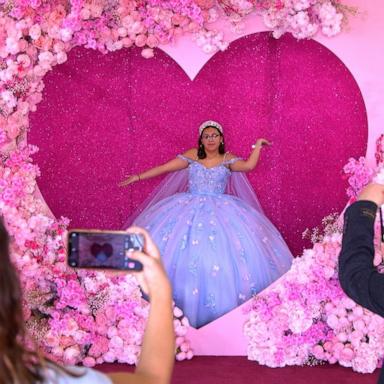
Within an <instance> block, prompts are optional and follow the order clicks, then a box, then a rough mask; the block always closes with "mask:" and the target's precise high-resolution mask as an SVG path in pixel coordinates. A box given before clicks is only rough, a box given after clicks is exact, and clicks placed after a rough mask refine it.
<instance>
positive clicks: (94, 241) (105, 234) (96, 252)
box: [67, 230, 144, 271]
mask: <svg viewBox="0 0 384 384" xmlns="http://www.w3.org/2000/svg"><path fill="white" fill-rule="evenodd" d="M143 245H144V238H143V236H142V235H140V234H136V233H127V232H124V231H92V230H89V231H86V230H71V231H70V232H69V233H68V248H67V249H68V265H70V266H71V267H74V268H107V269H120V270H135V271H140V270H142V268H143V266H142V264H141V263H140V262H138V261H136V260H132V259H130V258H129V257H128V256H127V251H128V250H129V249H134V250H142V249H143Z"/></svg>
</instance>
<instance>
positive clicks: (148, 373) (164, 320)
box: [109, 227, 175, 384]
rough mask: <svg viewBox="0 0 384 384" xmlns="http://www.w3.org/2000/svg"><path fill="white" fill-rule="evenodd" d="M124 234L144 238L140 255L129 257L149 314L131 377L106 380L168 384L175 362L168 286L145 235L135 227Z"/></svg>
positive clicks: (118, 375) (115, 376) (155, 251)
mask: <svg viewBox="0 0 384 384" xmlns="http://www.w3.org/2000/svg"><path fill="white" fill-rule="evenodd" d="M128 231H129V232H134V233H142V234H143V235H144V238H145V247H144V252H137V251H136V252H133V253H132V254H131V255H130V257H131V258H133V259H135V260H138V261H140V262H141V263H142V264H143V270H142V272H140V273H138V274H137V278H138V280H139V283H140V285H141V287H142V289H143V291H144V292H145V293H147V294H148V295H149V298H150V310H149V317H148V322H147V327H146V329H145V333H144V339H143V345H142V348H141V353H140V358H139V362H138V364H137V367H136V371H135V373H134V374H129V373H115V374H109V377H110V378H111V379H112V381H113V383H114V384H133V383H135V384H168V383H170V381H171V375H172V369H173V365H174V361H175V334H174V329H173V305H172V289H171V285H170V282H169V280H168V278H167V275H166V272H165V270H164V267H163V265H162V263H161V260H160V254H159V251H158V249H157V247H156V245H155V244H154V243H153V241H152V239H151V238H150V236H149V235H148V233H147V232H146V231H144V230H143V229H141V228H137V227H132V228H129V230H128Z"/></svg>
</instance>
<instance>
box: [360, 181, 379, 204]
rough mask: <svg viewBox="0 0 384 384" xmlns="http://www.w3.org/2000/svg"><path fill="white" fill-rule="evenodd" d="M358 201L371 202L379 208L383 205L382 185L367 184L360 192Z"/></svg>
mask: <svg viewBox="0 0 384 384" xmlns="http://www.w3.org/2000/svg"><path fill="white" fill-rule="evenodd" d="M358 199H359V200H369V201H373V202H374V203H376V204H377V205H378V206H379V207H380V206H381V205H383V204H384V185H382V184H376V183H371V184H368V185H367V186H366V187H365V188H364V189H363V190H362V191H361V193H360V195H359V198H358Z"/></svg>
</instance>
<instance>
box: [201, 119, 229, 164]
mask: <svg viewBox="0 0 384 384" xmlns="http://www.w3.org/2000/svg"><path fill="white" fill-rule="evenodd" d="M207 128H215V129H216V131H217V132H218V133H219V135H220V145H219V153H220V155H224V153H225V143H224V135H223V134H222V133H221V132H220V131H219V130H218V129H217V128H216V127H210V126H208V127H205V128H204V129H203V131H202V132H201V135H200V136H199V141H198V147H197V157H198V158H199V159H205V158H206V157H207V154H206V152H205V148H204V145H203V141H202V139H201V138H202V136H203V134H204V131H205V130H206V129H207Z"/></svg>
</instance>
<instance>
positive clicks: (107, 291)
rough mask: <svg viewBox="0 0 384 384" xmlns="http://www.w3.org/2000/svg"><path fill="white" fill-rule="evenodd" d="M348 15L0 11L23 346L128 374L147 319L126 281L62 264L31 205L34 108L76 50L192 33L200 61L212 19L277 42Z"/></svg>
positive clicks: (39, 204) (57, 240) (97, 4)
mask: <svg viewBox="0 0 384 384" xmlns="http://www.w3.org/2000/svg"><path fill="white" fill-rule="evenodd" d="M352 11H353V10H351V9H349V8H348V7H346V6H344V5H343V4H342V3H341V1H339V0H285V1H282V0H276V1H272V0H261V1H256V0H254V1H244V0H222V1H213V0H195V1H192V0H182V1H181V0H180V1H177V0H167V1H160V0H147V1H141V0H137V1H131V0H87V1H84V0H51V1H50V0H47V1H41V0H0V153H1V166H0V209H1V214H2V216H3V217H4V220H5V223H6V225H7V228H8V230H9V232H10V234H11V236H12V239H13V243H12V255H13V260H14V262H15V264H16V266H17V268H18V269H19V271H20V274H21V281H22V285H23V290H24V292H25V298H24V303H23V307H24V314H25V319H26V323H27V327H28V330H29V331H30V334H31V335H32V336H34V338H35V339H36V340H37V342H38V344H39V345H40V346H41V348H42V349H43V350H44V351H45V352H46V353H47V354H48V355H49V356H50V357H51V358H53V359H55V360H57V361H61V362H64V363H69V364H75V363H78V362H82V363H83V364H85V365H88V366H92V365H95V364H100V363H103V362H112V361H119V362H128V363H135V362H136V361H137V358H138V354H139V350H140V345H141V340H142V335H143V330H144V327H145V322H146V319H147V315H148V303H147V302H146V301H144V300H143V299H142V298H141V294H140V291H139V289H138V286H137V283H136V281H135V279H134V278H132V277H130V276H126V277H124V278H123V277H119V278H116V277H112V276H109V275H107V274H104V273H101V272H78V273H74V272H73V271H72V270H70V269H68V268H67V267H66V265H65V263H64V254H65V245H64V240H63V239H64V235H65V232H66V227H67V225H68V220H67V219H64V218H61V219H58V220H56V219H55V218H53V217H52V216H51V215H50V213H49V211H48V209H47V207H46V206H45V203H44V202H43V200H42V199H41V196H39V193H38V190H37V186H36V178H37V177H38V176H39V169H38V167H37V165H36V164H33V162H32V159H31V156H32V155H33V154H34V153H35V152H36V151H37V148H36V147H33V146H30V145H28V144H27V143H26V132H27V130H28V127H29V120H28V115H29V112H31V111H32V112H33V111H35V110H36V106H37V104H38V103H39V102H40V101H41V99H42V90H43V87H44V84H43V77H44V75H45V74H46V73H47V72H48V71H50V70H51V69H52V68H53V67H54V66H55V65H57V64H62V63H64V62H65V61H66V60H67V53H68V52H69V51H70V50H71V49H72V48H73V47H75V46H83V47H85V48H91V49H95V50H98V51H100V52H103V53H107V52H110V51H116V50H119V49H122V48H128V47H131V46H137V47H141V48H143V49H142V55H143V56H144V57H146V58H150V57H152V56H153V55H154V51H153V49H154V48H155V47H157V46H158V45H160V44H163V45H164V44H169V43H172V42H173V41H174V40H175V39H176V38H177V36H179V35H182V34H186V33H192V34H193V36H194V38H195V40H196V43H197V44H198V45H199V46H201V48H202V49H203V51H205V52H207V53H212V52H215V51H216V50H218V49H219V50H223V49H225V48H226V47H227V45H228V43H227V42H226V41H225V39H224V34H223V33H222V32H221V31H216V30H215V29H213V28H212V23H213V22H215V21H217V20H218V19H220V18H225V19H227V20H229V21H230V22H231V23H232V25H233V27H234V28H235V29H236V30H238V31H241V28H242V26H243V23H244V18H245V16H246V15H248V14H250V13H252V12H257V13H258V14H259V15H260V16H261V17H262V18H263V20H264V23H265V25H266V27H267V28H268V29H270V30H272V31H273V34H274V36H275V37H279V36H281V35H282V34H283V33H285V32H290V33H292V34H293V35H294V36H296V37H297V38H308V37H312V36H314V34H315V33H317V32H318V31H321V32H322V33H323V34H325V35H327V36H333V35H336V34H337V33H339V32H340V30H341V28H342V25H343V22H344V21H345V20H346V16H347V15H348V14H350V13H351V12H352ZM187 328H188V320H187V319H186V318H185V317H183V314H182V312H181V311H180V310H179V309H178V308H175V330H176V335H177V340H176V341H177V351H176V358H177V359H184V358H191V357H192V350H191V348H190V345H189V343H188V341H187V340H186V339H185V335H186V332H187Z"/></svg>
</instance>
